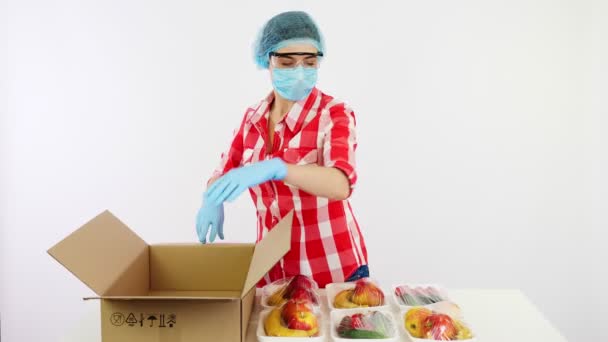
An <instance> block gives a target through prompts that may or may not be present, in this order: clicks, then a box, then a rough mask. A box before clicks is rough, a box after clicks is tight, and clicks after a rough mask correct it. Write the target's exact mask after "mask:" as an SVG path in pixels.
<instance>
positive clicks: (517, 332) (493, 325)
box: [247, 289, 566, 342]
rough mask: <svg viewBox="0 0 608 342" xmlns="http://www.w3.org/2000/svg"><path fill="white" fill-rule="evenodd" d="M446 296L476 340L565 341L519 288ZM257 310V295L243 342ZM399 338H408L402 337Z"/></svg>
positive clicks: (252, 331) (252, 335) (252, 332)
mask: <svg viewBox="0 0 608 342" xmlns="http://www.w3.org/2000/svg"><path fill="white" fill-rule="evenodd" d="M321 292H322V293H321V295H322V298H321V303H322V307H321V309H322V311H323V314H324V315H325V317H328V316H329V315H328V314H327V311H328V309H327V300H326V299H325V293H324V292H323V290H322V291H321ZM449 295H450V297H451V299H452V301H454V302H455V303H457V304H458V305H459V306H460V307H461V309H462V311H463V314H464V318H465V319H466V320H467V322H468V323H469V324H470V325H471V328H472V329H473V332H474V333H475V334H476V336H477V341H479V342H566V339H565V338H564V337H563V336H562V335H561V334H560V333H559V331H557V329H555V327H553V325H551V323H550V322H549V321H548V320H547V319H546V318H545V317H544V316H543V315H542V314H541V313H540V311H538V309H536V307H535V306H534V305H533V304H532V303H530V301H529V300H528V298H526V296H525V295H524V294H523V293H522V292H521V291H519V290H511V289H507V290H479V289H469V290H449ZM261 309H262V307H261V305H260V297H259V296H257V297H256V303H255V307H254V312H253V313H252V316H251V319H250V321H249V329H248V331H247V342H254V341H257V337H256V329H257V324H258V317H259V313H260V311H261ZM322 328H324V329H326V336H328V335H329V326H328V324H327V321H326V322H325V324H324V325H323V327H322ZM401 340H402V341H406V342H407V341H409V339H408V338H407V337H405V336H402V337H401Z"/></svg>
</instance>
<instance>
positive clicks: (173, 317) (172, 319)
mask: <svg viewBox="0 0 608 342" xmlns="http://www.w3.org/2000/svg"><path fill="white" fill-rule="evenodd" d="M168 318H169V319H168V320H167V324H168V325H169V328H173V326H174V325H176V324H177V315H176V314H174V313H172V314H169V317H168Z"/></svg>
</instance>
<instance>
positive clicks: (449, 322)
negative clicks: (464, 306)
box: [401, 302, 474, 341]
mask: <svg viewBox="0 0 608 342" xmlns="http://www.w3.org/2000/svg"><path fill="white" fill-rule="evenodd" d="M443 303H450V302H443ZM454 305H455V304H454ZM458 312H459V311H458ZM401 317H402V319H403V323H402V324H403V327H404V329H405V331H406V333H407V334H408V335H409V336H410V339H411V340H412V341H428V340H434V341H454V340H468V341H472V340H473V339H474V336H473V333H472V331H471V329H470V327H469V326H468V324H466V323H465V322H463V321H462V319H461V318H460V316H458V317H455V316H451V315H449V314H446V313H441V312H438V311H434V310H431V309H429V308H428V307H423V306H418V307H413V308H411V309H408V310H404V311H403V312H402V315H401Z"/></svg>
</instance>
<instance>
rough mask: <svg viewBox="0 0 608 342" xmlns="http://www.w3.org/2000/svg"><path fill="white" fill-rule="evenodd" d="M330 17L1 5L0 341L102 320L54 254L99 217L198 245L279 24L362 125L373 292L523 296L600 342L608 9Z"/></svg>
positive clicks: (501, 8) (230, 214)
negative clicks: (293, 26)
mask: <svg viewBox="0 0 608 342" xmlns="http://www.w3.org/2000/svg"><path fill="white" fill-rule="evenodd" d="M323 3H324V4H322V3H321V2H320V1H318V2H317V1H309V2H300V1H265V2H260V1H256V2H253V1H249V2H246V1H242V2H238V3H236V2H231V1H222V2H219V1H217V2H203V1H170V2H169V1H165V2H164V3H159V2H157V1H154V2H153V1H143V0H140V1H133V0H132V1H96V2H93V1H77V0H73V1H42V0H37V1H28V0H22V1H0V43H1V45H0V68H1V69H0V96H1V97H0V114H1V121H0V158H1V159H0V172H1V174H0V196H1V197H0V220H1V221H0V225H1V235H0V253H1V254H0V257H1V259H0V260H1V263H0V266H1V273H0V304H1V309H0V313H1V324H2V341H3V342H22V341H41V340H44V341H67V340H69V339H70V338H73V334H74V332H75V331H76V326H77V325H78V324H80V323H79V322H81V320H82V319H83V318H82V317H89V316H87V315H85V313H90V312H92V311H94V312H97V310H98V309H97V303H89V302H86V303H83V302H82V301H81V299H80V298H81V297H82V296H84V295H88V294H90V293H91V292H90V290H88V289H87V288H86V287H85V286H84V285H82V284H81V283H80V282H79V281H78V280H77V279H76V278H74V277H73V276H72V275H70V274H69V272H67V271H66V270H64V269H63V268H62V267H61V266H60V265H59V264H57V263H56V262H55V261H54V260H52V259H51V257H49V256H48V255H47V254H46V250H47V249H48V248H49V247H51V246H52V245H53V244H54V243H56V242H58V241H59V240H60V239H62V238H63V237H65V236H66V235H67V234H69V233H70V232H72V231H73V230H74V229H75V228H77V227H78V226H79V225H80V224H82V223H84V222H85V221H86V220H88V219H90V218H91V217H93V216H94V215H96V214H97V213H99V212H100V211H102V210H103V209H106V208H108V209H110V210H112V211H113V212H114V213H115V214H116V215H117V216H118V217H120V218H121V219H122V220H123V221H125V222H126V223H127V224H128V225H130V226H131V227H132V228H133V229H134V230H135V231H136V232H137V233H138V234H140V236H142V237H143V238H144V239H145V240H146V241H147V242H149V243H157V242H170V241H171V242H172V241H180V242H181V241H196V234H195V230H194V216H195V213H196V210H197V208H198V206H199V204H200V198H201V193H202V191H203V187H202V184H203V182H204V181H205V180H206V178H207V176H208V175H209V174H210V173H211V170H212V168H213V167H214V166H215V165H216V163H217V162H218V161H219V155H220V153H221V150H223V149H224V148H225V147H226V146H227V143H228V141H229V139H230V135H231V132H232V130H233V129H234V128H235V127H236V126H237V125H238V123H239V121H240V119H241V116H242V115H243V112H244V109H245V108H246V106H247V105H250V104H252V103H254V102H256V101H258V100H259V99H261V98H262V97H263V96H265V95H266V94H267V92H268V91H269V90H270V89H271V88H270V83H269V79H268V74H267V72H266V71H260V70H257V69H256V67H255V66H254V65H253V62H252V57H251V45H252V42H253V40H254V38H255V36H256V34H257V31H258V29H259V28H260V26H261V25H262V24H263V23H264V22H265V20H267V19H269V18H270V17H271V16H272V15H274V14H276V13H278V12H280V11H283V10H288V9H305V10H308V11H310V13H311V14H312V15H313V16H314V17H315V18H316V20H317V22H318V23H319V25H320V27H321V29H322V31H323V33H324V35H325V38H326V41H327V58H326V60H325V62H324V64H323V66H322V69H321V70H320V83H319V87H320V88H321V89H322V90H324V91H325V92H327V93H329V94H332V95H334V96H336V97H338V98H340V99H344V100H346V101H347V102H348V103H349V104H350V105H351V106H352V107H353V108H354V109H355V112H356V115H357V119H358V134H359V149H358V154H357V157H358V171H359V177H360V178H359V183H358V187H357V189H356V191H355V193H354V195H353V198H352V204H353V206H354V209H355V213H356V215H357V217H358V219H359V222H360V224H361V226H362V229H363V232H364V235H365V238H366V240H367V244H368V247H369V256H370V267H371V271H372V276H373V277H375V278H377V279H379V280H381V281H382V282H383V283H385V284H390V283H392V282H397V281H408V282H435V283H441V284H444V285H445V286H447V287H448V288H519V289H521V290H523V291H524V293H525V294H526V295H527V296H529V298H530V299H531V301H532V302H533V303H534V304H536V305H537V306H538V308H539V309H540V310H541V311H542V312H543V313H544V314H545V315H546V316H547V318H548V319H549V320H550V321H551V322H553V323H554V324H555V325H556V326H557V327H558V328H559V329H560V330H561V331H562V332H563V333H564V335H565V336H566V337H568V338H569V339H570V340H572V341H583V340H585V339H592V338H595V339H596V340H598V341H599V340H600V339H601V337H603V338H604V339H605V338H606V337H607V335H606V334H607V333H606V330H605V327H604V326H602V325H605V324H604V323H602V322H603V321H604V320H605V317H606V315H607V314H608V313H607V309H606V308H607V307H608V303H607V296H606V288H607V285H606V267H605V265H603V264H605V260H606V259H607V255H606V248H605V247H604V244H605V242H606V238H607V234H606V227H607V226H608V214H607V212H608V206H607V202H606V200H607V193H608V184H607V182H606V177H605V174H606V173H607V172H608V157H607V155H608V148H607V147H608V146H607V145H608V141H607V138H606V136H605V132H606V129H607V128H608V122H607V117H606V115H607V108H608V106H607V103H606V94H607V93H608V87H607V82H606V79H607V77H608V70H607V67H606V62H605V61H606V60H608V49H607V46H606V40H607V31H606V24H605V22H606V18H607V17H608V6H607V3H606V1H600V0H598V1H595V2H592V1H574V0H572V1H549V0H547V1H523V0H516V1H513V0H512V1H482V0H478V1H453V0H443V1H439V0H437V1H417V2H412V1H409V2H399V1H394V2H386V1H365V2H359V3H355V2H352V1H348V2H346V1H345V2H335V1H332V2H328V1H325V2H323ZM602 134H604V135H603V136H602ZM254 215H255V212H254V209H253V206H252V204H251V200H250V199H249V198H248V196H247V195H246V196H242V197H241V198H240V199H239V200H238V201H237V202H236V203H234V204H229V205H227V207H226V224H225V233H226V238H227V239H228V240H229V241H254V239H255V228H254V227H255V220H254V217H255V216H254ZM602 249H603V250H602ZM602 301H603V304H602V303H601V302H602ZM602 315H603V317H604V318H602V317H601V316H602ZM516 331H517V326H513V325H512V324H511V322H505V332H514V333H516ZM75 340H77V338H75Z"/></svg>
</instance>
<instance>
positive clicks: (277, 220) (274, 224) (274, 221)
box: [272, 216, 279, 226]
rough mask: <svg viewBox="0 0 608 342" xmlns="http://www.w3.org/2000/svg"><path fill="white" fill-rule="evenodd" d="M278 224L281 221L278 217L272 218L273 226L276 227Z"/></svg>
mask: <svg viewBox="0 0 608 342" xmlns="http://www.w3.org/2000/svg"><path fill="white" fill-rule="evenodd" d="M277 223H279V219H277V217H276V216H273V217H272V225H273V226H276V224H277Z"/></svg>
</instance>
